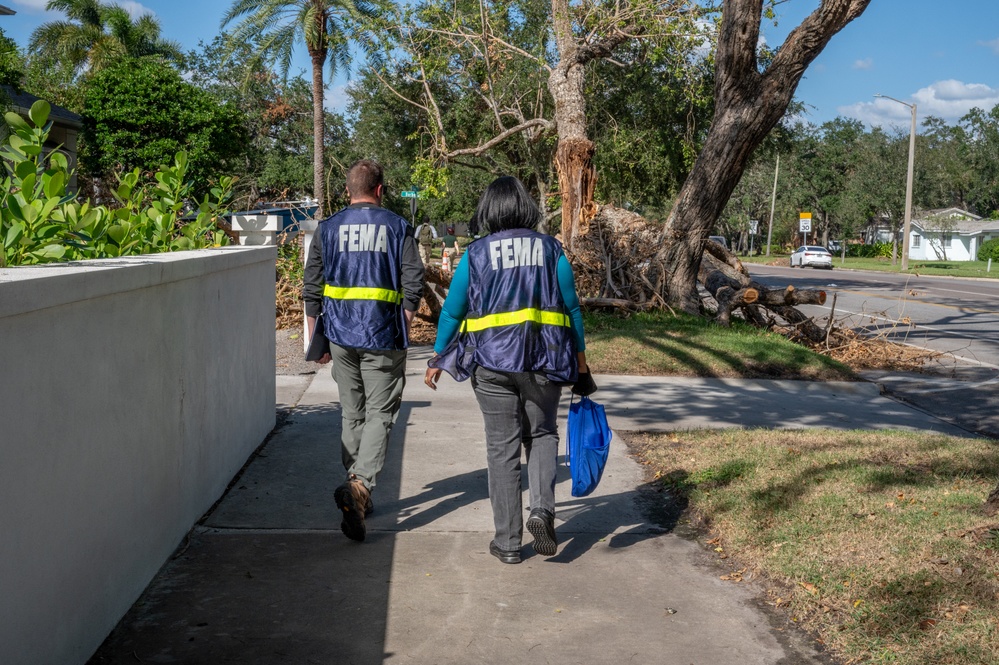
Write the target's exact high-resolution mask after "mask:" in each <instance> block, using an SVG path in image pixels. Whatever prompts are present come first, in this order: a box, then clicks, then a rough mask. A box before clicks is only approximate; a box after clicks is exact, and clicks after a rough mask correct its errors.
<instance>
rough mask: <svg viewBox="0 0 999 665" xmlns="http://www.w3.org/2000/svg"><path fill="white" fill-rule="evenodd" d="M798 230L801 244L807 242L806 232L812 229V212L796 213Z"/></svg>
mask: <svg viewBox="0 0 999 665" xmlns="http://www.w3.org/2000/svg"><path fill="white" fill-rule="evenodd" d="M798 230H799V231H801V244H802V245H807V244H808V234H809V233H810V232H811V230H812V213H810V212H803V213H801V214H800V215H798Z"/></svg>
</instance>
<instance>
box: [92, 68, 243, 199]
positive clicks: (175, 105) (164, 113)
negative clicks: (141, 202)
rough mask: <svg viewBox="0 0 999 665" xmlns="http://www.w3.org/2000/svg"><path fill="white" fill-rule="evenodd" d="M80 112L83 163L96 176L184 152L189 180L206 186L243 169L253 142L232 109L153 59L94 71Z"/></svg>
mask: <svg viewBox="0 0 999 665" xmlns="http://www.w3.org/2000/svg"><path fill="white" fill-rule="evenodd" d="M83 115H84V126H83V138H84V140H83V142H82V144H81V145H82V146H83V151H82V152H81V154H80V163H81V165H82V167H83V169H84V170H85V172H86V173H87V175H89V176H93V177H99V178H108V177H113V176H112V174H114V173H116V172H117V171H119V170H120V169H121V168H122V167H124V168H125V169H126V170H131V169H133V168H140V169H142V170H143V171H154V170H155V169H156V168H157V167H158V166H159V165H160V164H163V163H166V162H169V161H170V160H171V159H172V158H173V156H174V155H175V154H177V152H179V151H181V150H184V151H185V152H187V153H188V155H189V156H190V161H191V164H190V166H189V168H190V171H191V176H192V177H193V178H194V179H195V181H197V182H203V181H204V180H205V179H206V177H207V176H208V175H209V174H211V173H221V172H225V171H226V170H227V169H228V168H229V167H230V166H235V165H237V164H239V163H240V162H241V161H242V160H243V159H244V157H245V155H246V149H247V146H248V145H249V139H248V137H247V134H246V128H245V125H244V119H245V118H244V115H243V114H242V113H241V112H240V111H239V109H238V108H236V106H235V105H233V104H219V103H218V102H217V101H216V100H215V99H214V98H213V97H212V96H211V95H209V94H208V93H206V92H205V91H203V90H200V89H198V88H196V87H194V86H193V85H191V84H190V83H187V82H186V81H184V80H183V79H182V78H181V76H180V74H179V73H178V72H177V70H176V69H174V68H173V67H171V66H169V65H167V64H166V63H164V62H159V61H156V60H123V61H121V62H120V63H117V64H115V65H113V66H111V67H108V68H107V69H104V70H101V71H100V72H98V73H96V74H95V75H94V76H93V78H92V79H91V80H90V82H89V83H88V84H87V95H86V101H85V105H84V114H83ZM200 193H201V192H199V194H200Z"/></svg>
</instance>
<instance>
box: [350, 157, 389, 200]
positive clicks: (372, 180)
mask: <svg viewBox="0 0 999 665" xmlns="http://www.w3.org/2000/svg"><path fill="white" fill-rule="evenodd" d="M384 178H385V174H384V172H383V170H382V166H381V164H379V163H378V162H376V161H375V160H373V159H361V160H358V161H356V162H354V163H353V164H352V165H351V167H350V168H349V169H348V170H347V194H349V195H350V198H352V199H353V198H357V197H359V196H364V197H368V196H374V195H375V189H376V188H377V187H378V185H382V184H384Z"/></svg>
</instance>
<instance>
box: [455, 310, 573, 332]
mask: <svg viewBox="0 0 999 665" xmlns="http://www.w3.org/2000/svg"><path fill="white" fill-rule="evenodd" d="M527 321H533V322H534V323H541V324H543V325H548V326H565V327H567V328H568V327H571V325H572V322H571V321H570V319H569V317H568V316H567V315H565V314H563V313H562V312H546V311H545V310H543V309H535V308H533V307H529V308H527V309H518V310H517V311H515V312H502V313H500V314H488V315H486V316H480V317H479V318H477V319H465V320H464V321H463V322H462V324H461V329H462V331H463V332H477V331H479V330H485V329H486V328H499V327H500V326H513V325H516V324H518V323H525V322H527Z"/></svg>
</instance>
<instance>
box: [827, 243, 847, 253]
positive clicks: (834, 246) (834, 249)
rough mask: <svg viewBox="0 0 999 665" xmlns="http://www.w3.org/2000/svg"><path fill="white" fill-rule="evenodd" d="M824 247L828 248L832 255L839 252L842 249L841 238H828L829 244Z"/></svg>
mask: <svg viewBox="0 0 999 665" xmlns="http://www.w3.org/2000/svg"><path fill="white" fill-rule="evenodd" d="M826 249H828V250H829V251H830V252H832V253H833V254H834V255H835V254H839V253H840V252H842V251H843V241H842V240H830V241H829V244H828V245H827V246H826Z"/></svg>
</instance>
